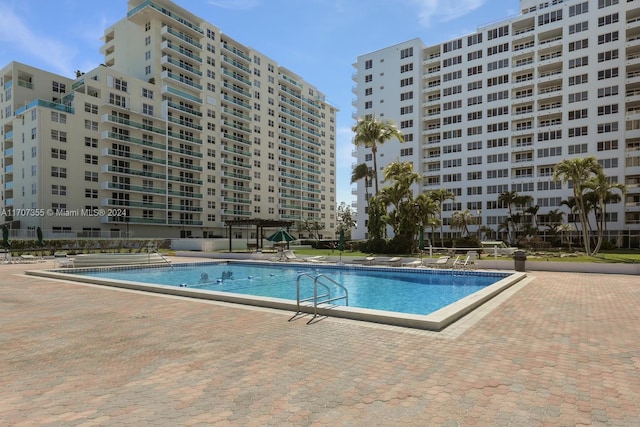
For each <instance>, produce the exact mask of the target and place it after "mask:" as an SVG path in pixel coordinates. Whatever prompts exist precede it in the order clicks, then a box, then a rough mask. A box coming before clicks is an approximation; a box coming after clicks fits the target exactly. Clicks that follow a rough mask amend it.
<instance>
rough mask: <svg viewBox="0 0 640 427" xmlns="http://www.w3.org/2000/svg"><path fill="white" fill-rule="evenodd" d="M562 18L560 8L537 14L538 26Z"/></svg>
mask: <svg viewBox="0 0 640 427" xmlns="http://www.w3.org/2000/svg"><path fill="white" fill-rule="evenodd" d="M561 19H562V9H560V10H555V11H553V12H548V13H545V14H542V15H539V16H538V26H541V25H546V24H549V23H551V22H556V21H560V20H561Z"/></svg>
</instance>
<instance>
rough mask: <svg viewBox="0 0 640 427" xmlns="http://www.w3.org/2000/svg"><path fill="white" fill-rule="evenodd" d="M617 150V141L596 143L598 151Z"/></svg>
mask: <svg viewBox="0 0 640 427" xmlns="http://www.w3.org/2000/svg"><path fill="white" fill-rule="evenodd" d="M617 149H618V141H617V140H612V141H598V151H608V150H617Z"/></svg>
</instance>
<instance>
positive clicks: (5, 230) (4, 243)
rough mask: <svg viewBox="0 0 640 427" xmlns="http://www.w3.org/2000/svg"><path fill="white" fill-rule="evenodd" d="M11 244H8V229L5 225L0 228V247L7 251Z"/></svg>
mask: <svg viewBox="0 0 640 427" xmlns="http://www.w3.org/2000/svg"><path fill="white" fill-rule="evenodd" d="M10 245H11V243H10V242H9V228H8V227H7V226H6V225H5V226H3V227H2V247H3V248H7V249H9V246H10Z"/></svg>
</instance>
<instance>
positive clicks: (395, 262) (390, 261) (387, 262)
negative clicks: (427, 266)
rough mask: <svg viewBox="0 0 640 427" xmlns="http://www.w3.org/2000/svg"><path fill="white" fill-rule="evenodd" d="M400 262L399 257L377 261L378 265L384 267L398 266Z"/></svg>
mask: <svg viewBox="0 0 640 427" xmlns="http://www.w3.org/2000/svg"><path fill="white" fill-rule="evenodd" d="M401 262H402V258H401V257H399V256H394V257H392V258H389V259H381V260H379V261H378V263H380V264H384V265H390V266H393V265H400V263H401Z"/></svg>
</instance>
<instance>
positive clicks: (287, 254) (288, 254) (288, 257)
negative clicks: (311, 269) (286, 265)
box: [282, 250, 325, 262]
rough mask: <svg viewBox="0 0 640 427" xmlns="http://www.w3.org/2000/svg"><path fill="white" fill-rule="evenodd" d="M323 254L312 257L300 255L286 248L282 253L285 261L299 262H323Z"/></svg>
mask: <svg viewBox="0 0 640 427" xmlns="http://www.w3.org/2000/svg"><path fill="white" fill-rule="evenodd" d="M324 258H325V257H324V256H323V255H316V256H312V257H299V256H297V255H296V254H295V253H294V252H293V251H291V250H286V251H284V252H283V253H282V260H283V261H298V262H307V261H309V262H322V261H323V260H324Z"/></svg>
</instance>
